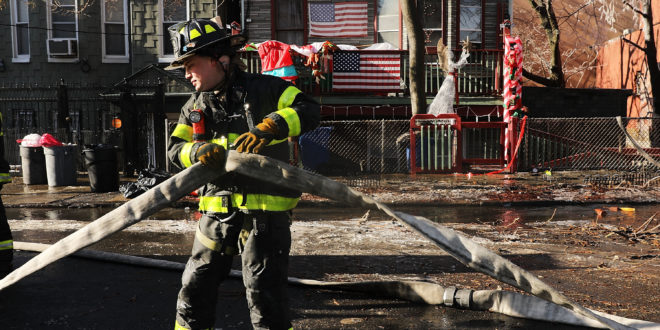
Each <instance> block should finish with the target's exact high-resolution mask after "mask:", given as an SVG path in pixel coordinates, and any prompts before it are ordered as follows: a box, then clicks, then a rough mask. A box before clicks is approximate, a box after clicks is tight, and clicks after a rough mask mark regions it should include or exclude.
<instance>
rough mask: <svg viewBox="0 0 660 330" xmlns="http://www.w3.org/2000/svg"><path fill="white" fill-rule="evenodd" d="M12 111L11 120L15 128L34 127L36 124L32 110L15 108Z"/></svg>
mask: <svg viewBox="0 0 660 330" xmlns="http://www.w3.org/2000/svg"><path fill="white" fill-rule="evenodd" d="M12 113H13V117H14V118H12V121H13V123H14V127H15V128H18V129H21V128H34V127H35V126H36V125H35V122H34V110H29V109H26V110H18V109H15V110H14V111H12Z"/></svg>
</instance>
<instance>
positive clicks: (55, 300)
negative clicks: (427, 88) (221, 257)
mask: <svg viewBox="0 0 660 330" xmlns="http://www.w3.org/2000/svg"><path fill="white" fill-rule="evenodd" d="M416 180H417V181H413V180H410V178H407V177H393V178H385V179H382V180H381V182H380V185H379V186H378V187H375V188H374V187H373V186H368V187H362V188H361V187H359V186H358V187H356V189H358V190H361V191H363V192H365V193H367V194H370V195H372V196H375V197H376V198H380V199H381V200H383V201H386V202H390V203H391V204H392V205H395V208H396V209H397V210H400V211H404V212H408V213H411V214H416V215H421V216H425V217H427V218H429V219H431V220H434V221H438V222H441V223H445V224H450V225H452V226H453V227H454V228H457V229H459V230H462V231H464V232H466V233H468V234H470V235H475V237H486V238H487V241H483V242H482V243H486V245H487V246H488V247H489V248H491V249H493V250H496V251H498V253H500V254H503V255H505V256H507V258H509V259H512V260H514V262H516V263H517V264H520V265H521V266H523V268H526V269H528V270H531V271H533V272H535V273H538V274H539V276H540V277H545V278H546V279H548V281H549V282H548V283H550V284H551V285H553V286H555V285H556V286H558V288H559V289H560V290H562V291H564V290H566V291H568V290H569V289H570V290H574V294H573V296H572V299H575V300H576V301H578V302H579V303H584V304H586V305H588V307H590V308H593V307H601V308H600V309H599V310H604V311H606V312H609V313H619V314H622V315H623V316H626V317H631V318H641V319H646V320H650V321H655V322H660V314H659V313H658V310H660V300H658V299H657V296H658V295H657V294H656V293H657V291H658V289H657V284H658V283H660V282H658V277H657V276H656V277H650V278H646V277H641V278H640V277H636V276H639V275H635V273H634V272H631V271H630V269H636V270H641V269H650V270H652V271H656V275H657V274H658V273H660V272H657V270H658V269H660V268H658V266H654V265H655V264H658V263H660V262H658V260H659V259H658V258H659V257H654V255H658V252H659V249H658V247H653V245H651V246H646V245H645V246H642V247H640V246H639V245H637V246H634V247H632V248H633V249H634V250H635V251H638V252H636V253H637V254H638V255H639V256H651V257H649V259H645V260H644V262H645V264H644V265H643V266H644V267H646V268H644V267H640V265H639V264H631V265H630V267H629V268H626V267H627V264H626V265H624V266H626V267H624V266H622V265H620V264H614V263H607V264H605V263H603V262H602V261H600V260H601V259H598V258H600V257H601V256H600V255H598V254H597V253H594V252H591V255H592V256H593V257H594V258H592V259H588V260H587V259H585V260H583V261H581V262H574V263H575V265H569V264H567V263H564V262H561V261H562V260H559V259H558V258H560V257H558V255H561V253H564V254H565V255H568V254H569V247H567V246H566V245H563V246H564V251H563V252H561V251H555V250H551V249H544V248H540V247H539V248H538V250H535V251H531V252H530V251H526V252H525V251H523V250H522V249H521V250H516V248H515V247H516V244H518V243H520V241H524V240H526V239H528V237H527V236H525V235H530V237H531V235H539V234H542V233H544V232H545V233H546V234H547V235H554V231H558V232H560V233H561V235H564V236H561V235H559V236H558V237H572V238H571V239H573V240H574V241H575V242H577V243H575V244H576V246H578V247H580V246H579V244H581V243H580V242H581V241H579V239H582V238H575V237H577V236H571V235H573V234H574V233H573V232H569V231H568V230H569V229H566V228H574V227H564V226H563V222H565V221H573V223H575V224H576V226H578V227H577V228H579V227H580V226H582V228H585V227H588V226H587V224H590V223H593V222H594V221H597V222H599V224H609V225H612V226H634V227H638V226H639V225H640V224H642V223H643V222H645V221H646V220H648V219H649V218H650V217H652V216H653V215H654V214H655V212H658V211H660V206H659V205H660V204H658V201H657V200H655V199H656V198H657V197H656V196H658V195H660V194H659V192H658V191H657V189H655V188H651V189H646V190H639V189H638V188H636V187H619V188H617V189H613V188H611V187H610V188H603V187H592V186H587V185H583V184H581V178H579V177H575V178H572V179H571V180H570V181H569V180H568V179H566V180H565V181H564V182H557V181H555V182H554V183H553V182H546V181H545V180H543V179H539V180H537V179H536V178H529V177H528V176H525V175H521V176H520V177H515V176H513V177H512V176H499V177H496V178H486V177H483V178H482V177H476V179H474V178H469V179H468V178H467V177H462V176H461V177H457V176H441V177H435V178H430V177H424V176H422V177H418V178H416ZM79 181H80V184H79V185H78V186H67V187H48V186H45V185H34V186H27V185H23V184H21V182H20V178H17V180H15V182H14V183H12V184H9V185H6V186H5V187H4V188H3V190H2V199H3V201H4V203H5V205H6V207H7V214H8V217H9V219H10V225H11V226H12V229H13V231H14V235H15V240H17V241H29V242H39V243H54V242H56V241H57V240H59V239H60V238H62V237H65V236H66V235H68V234H70V233H72V232H73V231H75V230H77V229H78V228H80V227H81V226H83V225H84V224H85V223H87V222H89V221H91V220H94V219H96V218H98V217H100V216H102V215H103V214H105V213H106V212H108V211H110V210H112V209H113V208H114V207H117V206H119V205H121V204H122V203H124V202H125V201H126V199H125V198H124V197H123V196H121V194H119V193H118V192H111V193H101V194H96V193H91V192H90V188H89V186H86V184H85V181H84V178H82V177H81V179H80V180H79ZM550 185H552V186H551V187H550V188H548V186H550ZM550 189H554V190H555V192H554V193H551V194H549V195H547V196H549V197H547V198H545V197H544V198H538V196H546V195H542V194H541V193H540V192H544V191H549V190H550ZM638 190H639V192H637V191H638ZM557 191H559V192H557ZM519 192H520V193H519ZM585 192H588V193H589V194H587V195H585ZM504 193H508V194H510V195H521V196H526V197H525V198H523V197H521V198H519V199H517V200H516V199H508V200H503V199H502V198H501V197H502V195H504ZM571 194H574V195H575V196H578V195H580V194H581V196H583V197H581V198H577V197H576V198H574V199H573V200H572V201H571V200H567V198H568V197H566V196H571ZM608 194H611V195H608ZM436 195H438V196H439V195H443V196H444V198H445V199H439V198H436V197H435V196H436ZM484 196H486V197H484ZM488 196H491V197H488ZM530 196H533V198H532V197H530ZM562 196H563V197H562ZM589 196H592V197H593V196H600V197H598V198H588V197H589ZM607 196H618V197H615V198H614V199H610V198H609V197H607ZM447 197H450V198H447ZM557 197H560V198H559V199H557ZM451 199H454V201H458V202H457V203H456V205H459V206H456V205H454V204H452V203H450V202H449V201H447V200H451ZM422 206H423V207H422ZM612 206H617V207H633V208H635V211H634V212H621V211H619V210H615V211H608V212H609V213H608V214H607V215H606V216H604V217H601V218H599V219H597V218H596V214H595V213H594V209H596V208H602V209H607V208H608V207H612ZM194 209H195V203H194V200H193V199H191V198H188V199H184V200H182V201H180V202H178V203H176V204H175V205H173V207H172V208H168V209H165V210H162V211H160V212H158V213H156V214H154V215H153V216H151V217H149V219H146V220H144V221H142V222H140V223H138V224H136V225H134V226H132V227H129V228H127V229H125V230H124V231H122V232H120V233H117V234H115V235H112V236H111V237H109V238H107V239H106V240H104V241H102V242H99V243H97V244H95V245H93V246H91V247H90V248H91V249H97V250H102V251H110V252H117V253H123V254H128V255H137V256H145V257H151V258H158V259H166V260H171V261H176V262H182V263H183V262H185V261H186V259H187V256H188V254H189V251H190V247H191V245H192V239H193V234H194V229H195V224H196V223H195V212H194V211H192V210H194ZM363 218H364V211H363V210H360V209H354V208H345V207H342V206H338V205H333V204H332V202H329V201H327V200H323V199H318V198H315V197H313V196H304V198H303V201H301V204H300V206H299V208H297V209H296V211H295V213H294V224H293V227H292V231H293V236H294V246H293V248H292V257H291V267H290V269H291V271H290V273H291V275H292V276H296V277H305V278H315V279H321V280H363V279H393V278H399V279H400V278H406V279H411V278H412V279H419V280H431V281H435V282H437V283H440V284H441V285H448V284H454V285H459V286H461V285H462V286H464V287H470V288H472V289H477V290H478V289H493V288H495V286H494V285H497V284H496V281H493V280H488V279H486V278H485V277H484V276H483V275H481V274H475V273H474V272H472V271H470V270H469V269H467V268H465V267H464V266H462V265H460V264H459V263H457V262H455V261H453V260H452V259H451V258H450V257H449V256H447V255H446V254H444V253H442V251H439V249H437V248H435V247H434V246H432V244H428V242H424V239H423V238H419V237H412V236H410V235H411V233H410V232H407V231H406V229H405V228H404V227H403V226H401V225H397V224H393V223H392V221H389V220H388V218H387V217H386V216H384V215H383V214H379V213H377V212H376V213H373V214H371V215H370V216H369V217H368V218H369V219H368V220H369V221H368V223H364V222H360V223H361V225H359V226H357V227H356V226H355V225H354V224H355V222H356V221H359V220H360V219H363ZM516 219H517V220H516ZM547 222H556V223H558V224H562V225H561V226H560V225H557V226H554V225H553V226H552V227H550V226H549V225H547ZM352 224H353V225H352ZM512 224H514V225H515V226H514V225H512ZM523 224H529V225H525V227H520V229H519V230H517V231H515V232H513V231H511V229H512V228H518V227H519V225H523ZM656 224H657V223H656ZM530 228H532V229H535V228H542V229H539V230H531V229H530ZM323 230H326V231H323ZM570 230H573V229H570ZM593 230H594V231H595V230H596V229H593ZM316 231H318V232H316ZM402 233H407V234H406V235H408V236H404V237H408V239H407V240H406V241H401V242H399V241H397V239H400V238H401V236H402V235H401V234H402ZM502 233H504V234H506V235H508V236H506V235H505V236H503V235H501V234H502ZM357 234H359V235H361V236H360V237H359V238H360V242H357V241H355V238H356V237H354V235H357ZM514 234H515V235H514ZM369 235H372V236H369ZM388 235H391V236H388ZM413 235H414V234H413ZM511 235H514V236H516V237H514V238H511ZM547 235H542V236H547ZM605 235H606V233H605V234H603V235H601V236H603V237H604V236H605ZM369 237H372V239H373V241H374V242H375V243H373V245H372V246H370V245H369V244H368V243H365V242H366V241H367V240H368V239H369ZM503 237H504V238H506V239H503ZM529 239H530V240H533V241H536V242H539V241H542V238H540V237H538V236H535V237H531V238H529ZM543 239H545V238H543ZM379 240H380V241H379ZM507 240H508V241H507ZM584 241H587V244H588V240H587V239H585V240H584ZM386 242H387V244H385V243H386ZM559 243H563V242H559ZM388 244H389V245H388ZM597 244H601V243H599V242H597ZM628 244H630V243H628ZM559 245H560V246H562V245H561V244H559ZM526 248H528V246H527V247H526ZM580 248H581V247H580ZM369 249H372V250H369ZM507 249H508V250H507ZM617 249H620V247H618V248H617ZM607 250H611V249H610V247H608V248H607ZM520 251H523V252H520ZM612 251H614V250H612ZM576 253H577V252H576ZM580 253H581V252H580ZM619 254H620V255H621V259H622V260H625V261H629V260H628V259H630V258H628V259H625V257H624V254H621V252H620V253H619ZM34 255H35V253H34V252H27V251H18V252H17V253H16V261H15V266H20V265H21V264H23V263H24V262H26V261H27V260H28V259H29V258H31V257H32V256H34ZM596 257H598V258H596ZM610 257H611V256H609V255H608V256H603V257H602V258H603V260H605V259H607V258H610ZM630 260H631V261H630V262H631V263H632V262H634V260H632V259H630ZM600 264H604V265H605V266H602V267H601V266H600ZM654 267H655V268H654ZM234 268H235V269H239V267H237V265H235V267H234ZM601 268H602V270H604V271H608V270H609V271H613V270H616V271H617V272H619V273H621V274H625V275H622V276H627V277H629V279H628V280H627V281H626V282H615V281H614V280H615V279H612V283H624V284H626V285H621V286H622V287H626V286H630V287H631V288H632V289H634V290H636V291H638V292H639V289H640V287H636V286H634V285H630V283H636V282H644V283H645V284H646V285H645V286H642V287H641V288H642V290H644V291H641V292H643V293H640V295H642V296H645V295H654V296H655V297H656V298H653V297H652V296H651V297H646V298H648V299H646V300H642V302H641V303H640V302H637V301H632V300H630V301H629V300H626V299H625V298H621V296H625V290H623V291H622V292H621V293H619V294H618V296H612V294H611V293H607V294H606V293H601V292H598V291H600V290H592V289H590V288H589V287H588V286H587V287H583V285H584V284H585V283H586V284H587V285H589V283H591V284H592V285H598V286H600V287H602V281H603V279H604V278H608V277H607V275H602V274H600V273H597V274H592V275H593V277H585V278H584V280H583V281H584V282H583V283H582V284H580V285H570V286H569V285H567V284H566V283H565V282H566V281H563V282H562V281H561V279H563V278H565V277H566V276H575V272H579V271H583V270H582V269H585V270H586V271H588V272H592V269H594V270H599V269H601ZM570 274H572V275H570ZM590 274H591V273H590ZM613 274H615V273H613ZM180 275H181V274H180V272H179V271H172V270H162V269H154V268H145V267H136V266H129V265H123V264H116V263H110V262H102V261H95V260H88V259H82V258H78V257H68V258H64V259H62V260H59V261H57V262H55V263H54V264H52V265H49V266H47V267H46V268H44V269H42V270H40V271H38V272H36V273H35V274H32V275H30V276H28V277H27V278H25V279H23V280H21V281H19V282H18V283H16V284H14V285H13V286H11V287H9V288H7V289H6V290H4V291H2V293H1V294H0V320H3V325H4V326H6V327H7V328H9V329H125V328H141V329H170V328H171V327H172V325H173V323H174V313H173V312H174V305H175V301H176V294H177V292H178V288H179V287H180ZM630 277H632V278H630ZM590 278H591V280H590ZM590 281H591V282H590ZM562 285H567V286H566V287H563V286H562ZM576 286H577V288H576ZM581 286H582V287H581ZM652 287H656V289H649V288H652ZM505 288H506V286H505ZM594 289H595V288H594ZM654 290H655V291H654ZM290 294H291V307H292V313H293V317H294V327H295V328H297V329H339V328H340V329H379V328H381V329H463V328H476V329H496V328H497V329H527V328H553V329H558V328H566V329H570V328H572V327H570V326H558V325H556V324H547V323H543V322H536V321H530V320H522V319H516V318H511V317H506V316H502V315H499V314H494V313H488V312H475V311H464V310H459V309H453V308H446V307H442V306H428V305H419V304H414V303H410V302H407V301H401V300H397V299H392V298H387V297H371V296H366V295H364V294H359V293H348V292H335V291H329V290H319V289H314V288H308V287H296V286H292V287H291V289H290ZM220 296H221V298H220V301H219V303H218V305H217V308H216V311H217V312H216V315H217V317H218V321H217V322H216V327H218V328H223V329H245V328H250V326H249V317H248V313H247V306H246V303H245V297H244V293H243V287H242V283H241V281H240V280H238V279H232V280H229V281H227V282H226V283H224V284H223V285H222V287H221V288H220ZM583 296H584V297H585V298H580V297H583ZM586 297H591V298H586ZM590 299H591V300H590ZM608 302H609V303H610V304H609V305H608ZM590 304H591V305H590ZM599 304H600V305H599ZM616 304H620V306H619V307H618V308H617V305H616ZM636 304H640V305H641V304H646V306H644V307H645V310H638V309H637V307H636V306H635V305H636ZM649 310H650V311H649Z"/></svg>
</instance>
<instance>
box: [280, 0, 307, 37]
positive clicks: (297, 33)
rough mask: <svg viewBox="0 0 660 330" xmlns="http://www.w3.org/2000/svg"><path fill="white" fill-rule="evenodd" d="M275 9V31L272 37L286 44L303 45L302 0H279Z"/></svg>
mask: <svg viewBox="0 0 660 330" xmlns="http://www.w3.org/2000/svg"><path fill="white" fill-rule="evenodd" d="M273 8H274V9H275V10H273V13H274V15H275V17H274V22H275V31H273V36H272V38H273V39H274V40H277V41H281V42H283V43H286V44H293V45H304V44H305V43H306V42H305V33H304V30H305V24H304V22H303V17H304V16H303V0H279V1H277V5H275V6H273Z"/></svg>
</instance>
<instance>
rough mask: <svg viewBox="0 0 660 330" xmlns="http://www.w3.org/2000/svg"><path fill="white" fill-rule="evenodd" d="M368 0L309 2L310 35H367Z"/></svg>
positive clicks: (337, 36)
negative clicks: (354, 0)
mask: <svg viewBox="0 0 660 330" xmlns="http://www.w3.org/2000/svg"><path fill="white" fill-rule="evenodd" d="M367 22H368V16H367V3H366V2H336V3H332V2H312V3H310V4H309V36H310V37H335V38H342V37H366V36H367Z"/></svg>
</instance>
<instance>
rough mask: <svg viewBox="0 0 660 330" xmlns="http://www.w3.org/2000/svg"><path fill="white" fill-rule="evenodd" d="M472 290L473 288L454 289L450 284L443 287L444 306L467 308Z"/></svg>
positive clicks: (469, 304) (470, 302) (470, 303)
mask: <svg viewBox="0 0 660 330" xmlns="http://www.w3.org/2000/svg"><path fill="white" fill-rule="evenodd" d="M473 292H474V290H470V289H456V287H453V286H450V287H447V288H445V292H444V293H443V295H442V300H443V303H444V305H445V306H448V307H459V308H465V309H469V308H470V306H471V305H472V293H473Z"/></svg>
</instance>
